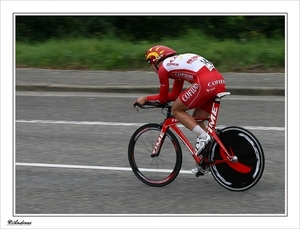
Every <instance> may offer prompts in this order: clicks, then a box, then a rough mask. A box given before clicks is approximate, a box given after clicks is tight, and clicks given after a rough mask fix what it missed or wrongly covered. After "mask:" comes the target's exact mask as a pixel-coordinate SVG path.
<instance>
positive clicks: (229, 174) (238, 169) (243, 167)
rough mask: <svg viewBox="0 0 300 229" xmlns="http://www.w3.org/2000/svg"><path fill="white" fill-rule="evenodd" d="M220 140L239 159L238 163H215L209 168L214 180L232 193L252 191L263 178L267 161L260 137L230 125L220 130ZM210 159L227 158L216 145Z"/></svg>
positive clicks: (212, 146) (211, 151)
mask: <svg viewBox="0 0 300 229" xmlns="http://www.w3.org/2000/svg"><path fill="white" fill-rule="evenodd" d="M219 137H220V139H221V141H222V142H223V144H224V145H225V147H226V149H227V150H228V151H229V152H230V153H231V154H232V155H235V156H237V158H238V161H237V162H229V161H228V162H226V163H220V164H218V163H216V164H213V165H211V166H210V169H211V173H212V175H213V177H214V178H215V180H216V181H217V182H218V183H219V184H220V185H222V186H223V187H224V188H226V189H229V190H231V191H245V190H247V189H250V188H252V187H253V186H254V185H255V184H256V183H257V182H258V181H259V180H260V178H261V176H262V174H263V171H264V165H265V158H264V152H263V148H262V147H261V144H260V143H259V141H258V140H257V138H256V137H255V136H254V135H253V134H252V133H251V132H249V131H248V130H246V129H244V128H241V127H236V126H231V127H226V128H224V129H222V130H221V131H220V134H219ZM209 159H210V160H211V161H218V160H222V159H226V155H225V153H224V152H223V150H222V149H221V148H220V146H219V145H218V144H217V143H216V142H213V144H212V145H211V148H210V155H209Z"/></svg>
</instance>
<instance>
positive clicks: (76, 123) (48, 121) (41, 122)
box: [16, 119, 285, 131]
mask: <svg viewBox="0 0 300 229" xmlns="http://www.w3.org/2000/svg"><path fill="white" fill-rule="evenodd" d="M16 123H32V124H62V125H90V126H137V127H139V126H141V125H143V124H145V123H127V122H89V121H55V120H22V119H21V120H16ZM179 127H183V126H182V125H179ZM224 127H225V126H222V125H220V126H217V128H224ZM242 127H244V128H245V129H248V130H264V131H270V130H275V131H284V130H285V128H284V127H267V126H242Z"/></svg>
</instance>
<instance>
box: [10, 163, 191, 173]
mask: <svg viewBox="0 0 300 229" xmlns="http://www.w3.org/2000/svg"><path fill="white" fill-rule="evenodd" d="M15 165H17V166H29V167H47V168H66V169H98V170H112V171H116V170H119V171H132V170H131V168H126V167H108V166H88V165H63V164H44V163H21V162H16V163H15ZM140 171H142V172H145V171H147V172H162V173H170V172H171V170H167V169H146V168H140ZM180 173H186V174H187V173H188V174H190V173H192V172H191V171H188V170H181V171H180Z"/></svg>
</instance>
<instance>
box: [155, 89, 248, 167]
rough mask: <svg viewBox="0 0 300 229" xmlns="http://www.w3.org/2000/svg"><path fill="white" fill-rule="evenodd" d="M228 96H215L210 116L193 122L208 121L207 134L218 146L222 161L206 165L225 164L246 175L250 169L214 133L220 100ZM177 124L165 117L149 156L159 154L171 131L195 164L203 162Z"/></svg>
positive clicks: (224, 94)
mask: <svg viewBox="0 0 300 229" xmlns="http://www.w3.org/2000/svg"><path fill="white" fill-rule="evenodd" d="M229 94H230V93H229V92H222V93H219V94H218V95H217V96H216V98H215V100H214V103H213V105H212V109H211V114H210V117H209V119H203V118H195V120H196V121H204V120H208V126H207V133H208V134H209V135H210V136H211V137H212V138H213V139H214V140H215V141H216V142H217V143H218V145H219V146H220V155H221V157H222V159H221V160H216V161H211V162H209V163H208V164H207V165H209V164H218V163H224V162H226V163H227V164H228V165H229V166H230V167H232V168H233V169H235V170H237V171H239V172H241V173H248V172H249V171H250V170H251V168H250V167H249V166H246V165H244V164H242V163H240V162H238V158H237V156H235V155H234V153H233V151H232V149H230V151H228V150H227V149H226V147H225V146H224V144H223V143H222V141H221V140H220V138H219V136H218V134H217V133H216V129H215V128H216V123H217V118H218V114H219V108H220V101H221V98H222V97H224V96H226V95H229ZM177 124H179V121H178V120H177V119H176V118H174V117H172V116H169V115H167V118H166V119H165V120H164V122H163V123H162V128H161V131H160V134H159V136H158V138H157V141H156V144H155V146H154V149H153V152H152V154H151V155H152V156H153V157H154V156H155V155H158V154H159V152H160V149H161V143H162V142H163V140H164V138H165V134H166V132H167V130H168V129H171V130H172V131H173V132H174V133H175V134H176V135H177V136H178V137H179V138H180V139H181V141H182V142H183V144H184V145H185V146H186V147H187V148H188V150H189V151H190V153H191V154H192V156H193V158H194V159H195V161H196V162H197V164H199V163H200V162H201V161H202V160H203V157H204V156H202V155H200V156H197V154H196V150H195V148H194V146H193V145H192V144H191V142H190V141H189V140H188V138H187V137H186V136H185V134H184V133H183V132H182V130H180V128H179V127H178V125H177Z"/></svg>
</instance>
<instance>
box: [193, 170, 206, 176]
mask: <svg viewBox="0 0 300 229" xmlns="http://www.w3.org/2000/svg"><path fill="white" fill-rule="evenodd" d="M195 176H196V177H199V176H204V173H202V172H201V171H198V172H197V173H196V174H195Z"/></svg>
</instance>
